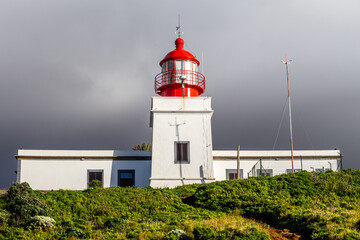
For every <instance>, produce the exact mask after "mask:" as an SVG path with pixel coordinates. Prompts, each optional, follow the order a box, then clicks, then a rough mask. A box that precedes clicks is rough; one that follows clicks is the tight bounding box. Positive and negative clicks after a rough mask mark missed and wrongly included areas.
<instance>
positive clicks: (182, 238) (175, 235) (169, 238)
mask: <svg viewBox="0 0 360 240" xmlns="http://www.w3.org/2000/svg"><path fill="white" fill-rule="evenodd" d="M162 239H163V240H187V239H190V237H189V236H188V235H186V233H185V232H184V231H183V230H180V229H174V230H171V231H170V232H168V233H167V234H166V235H165V236H164V237H163V238H162Z"/></svg>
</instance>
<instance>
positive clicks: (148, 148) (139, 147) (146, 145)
mask: <svg viewBox="0 0 360 240" xmlns="http://www.w3.org/2000/svg"><path fill="white" fill-rule="evenodd" d="M151 148H152V146H151V144H150V143H145V142H144V143H142V144H141V145H139V144H137V145H134V147H133V148H132V150H134V151H151Z"/></svg>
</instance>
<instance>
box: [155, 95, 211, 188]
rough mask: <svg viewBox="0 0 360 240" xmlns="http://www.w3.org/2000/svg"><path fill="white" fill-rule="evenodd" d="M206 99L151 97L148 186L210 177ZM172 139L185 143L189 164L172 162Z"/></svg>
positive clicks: (170, 185) (209, 113) (209, 110)
mask: <svg viewBox="0 0 360 240" xmlns="http://www.w3.org/2000/svg"><path fill="white" fill-rule="evenodd" d="M210 100H211V99H210V98H208V97H206V98H204V97H194V98H182V97H153V101H152V111H151V123H152V128H153V141H152V144H153V148H152V169H151V183H150V185H151V186H152V187H175V186H179V185H183V183H185V182H186V183H202V182H209V181H211V179H213V166H212V162H213V161H212V160H213V158H212V138H211V116H212V113H213V111H212V109H211V101H210ZM175 142H188V143H189V153H190V154H189V163H177V162H176V161H175ZM213 180H214V179H213Z"/></svg>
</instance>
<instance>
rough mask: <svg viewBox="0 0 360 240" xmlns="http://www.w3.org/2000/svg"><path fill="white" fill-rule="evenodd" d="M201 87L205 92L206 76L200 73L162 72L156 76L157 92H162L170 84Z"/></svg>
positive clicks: (184, 71) (188, 71)
mask: <svg viewBox="0 0 360 240" xmlns="http://www.w3.org/2000/svg"><path fill="white" fill-rule="evenodd" d="M180 78H181V79H185V80H184V84H185V85H188V86H189V85H192V86H197V87H200V88H201V89H202V90H205V76H204V75H202V74H201V73H199V72H195V71H191V70H172V71H166V72H161V73H159V74H158V75H156V76H155V92H158V91H159V90H160V91H161V88H162V87H164V86H166V85H170V84H182V80H181V79H180Z"/></svg>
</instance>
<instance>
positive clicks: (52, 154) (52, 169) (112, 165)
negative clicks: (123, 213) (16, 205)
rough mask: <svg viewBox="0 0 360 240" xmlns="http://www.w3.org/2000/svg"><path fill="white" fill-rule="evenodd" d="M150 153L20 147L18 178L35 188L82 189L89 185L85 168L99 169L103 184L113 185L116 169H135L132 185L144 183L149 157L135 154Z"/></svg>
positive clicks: (145, 184)
mask: <svg viewBox="0 0 360 240" xmlns="http://www.w3.org/2000/svg"><path fill="white" fill-rule="evenodd" d="M127 156H129V158H131V160H130V159H129V160H126V158H127ZM150 156H151V153H150V152H144V151H112V150H108V151H91V150H90V151H89V150H86V151H84V150H80V151H76V150H73V151H66V150H63V151H62V150H54V151H53V150H19V153H18V156H17V158H18V181H19V182H28V183H29V184H30V186H31V187H32V188H33V189H38V190H51V189H53V190H57V189H69V190H83V189H86V188H87V187H88V171H89V170H102V171H103V186H104V187H115V186H117V183H118V170H135V186H138V187H146V186H148V185H149V178H150V168H151V161H150V160H136V158H139V159H143V158H144V157H150ZM113 158H115V159H113ZM116 158H121V160H119V159H118V160H117V159H116Z"/></svg>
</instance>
